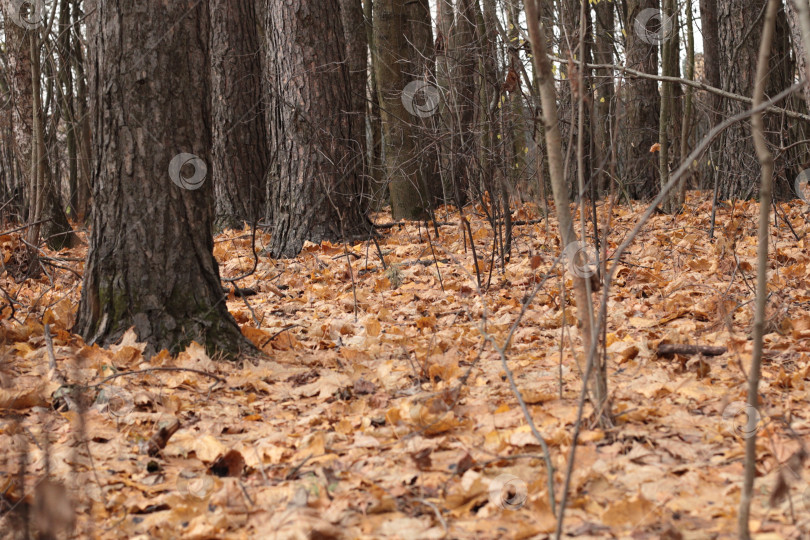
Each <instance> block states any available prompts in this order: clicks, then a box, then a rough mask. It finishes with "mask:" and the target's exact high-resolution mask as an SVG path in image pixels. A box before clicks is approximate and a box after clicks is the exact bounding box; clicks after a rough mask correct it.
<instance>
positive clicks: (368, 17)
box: [363, 0, 388, 210]
mask: <svg viewBox="0 0 810 540" xmlns="http://www.w3.org/2000/svg"><path fill="white" fill-rule="evenodd" d="M363 18H364V22H365V27H366V40H367V41H368V48H369V52H370V56H371V62H369V64H368V70H369V80H370V85H369V86H370V89H369V90H370V91H369V92H368V94H369V97H368V99H367V101H368V104H367V105H366V109H367V112H366V115H367V118H368V125H369V140H368V142H369V145H370V148H369V151H368V169H369V174H370V175H371V177H372V180H371V190H372V191H371V201H370V204H371V206H372V208H374V209H375V210H377V209H379V208H380V207H381V206H382V205H383V201H384V200H387V199H388V193H387V189H388V188H387V186H386V184H385V182H384V181H383V178H382V122H381V120H380V100H379V99H378V98H377V75H376V72H375V71H374V70H375V68H374V66H375V64H376V62H377V60H376V58H377V49H376V47H375V44H374V24H373V20H374V2H373V0H363Z"/></svg>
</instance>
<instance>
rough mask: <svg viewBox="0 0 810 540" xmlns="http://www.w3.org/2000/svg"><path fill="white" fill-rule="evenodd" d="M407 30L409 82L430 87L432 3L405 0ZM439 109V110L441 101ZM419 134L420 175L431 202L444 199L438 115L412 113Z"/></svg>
mask: <svg viewBox="0 0 810 540" xmlns="http://www.w3.org/2000/svg"><path fill="white" fill-rule="evenodd" d="M406 16H407V17H408V25H407V27H406V28H407V29H408V30H409V31H410V34H409V42H410V47H409V53H410V61H409V63H408V65H407V67H406V71H407V77H406V78H407V79H408V82H410V81H414V80H417V81H424V82H425V83H427V84H429V85H430V86H434V85H436V84H437V81H436V50H435V48H434V40H433V24H432V22H431V20H430V4H429V2H428V0H415V1H414V2H406ZM436 105H437V112H438V103H436ZM410 119H411V120H413V123H414V124H416V125H417V126H416V127H417V129H419V130H420V131H421V132H422V133H421V134H420V135H419V138H420V140H421V141H423V142H422V143H421V144H419V145H418V146H419V155H418V160H419V175H420V177H421V182H422V185H424V186H425V189H426V190H427V192H428V193H429V194H430V201H429V203H430V204H433V203H435V202H442V201H443V200H444V196H443V195H444V194H443V190H442V182H441V175H440V174H439V145H438V142H437V141H438V136H439V133H438V127H439V126H438V124H437V121H438V117H437V116H435V115H432V114H431V115H424V117H418V116H411V117H410Z"/></svg>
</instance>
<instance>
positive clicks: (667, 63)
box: [658, 0, 678, 213]
mask: <svg viewBox="0 0 810 540" xmlns="http://www.w3.org/2000/svg"><path fill="white" fill-rule="evenodd" d="M661 13H662V16H663V17H665V18H671V17H673V15H674V13H675V1H674V0H662V6H661ZM674 31H676V30H674ZM676 52H677V49H676V50H674V51H673V47H671V46H670V43H669V42H667V41H665V42H664V43H662V44H661V74H662V75H664V76H665V77H675V76H676V74H675V73H673V68H674V67H677V60H675V61H674V62H673V55H674V54H675V53H676ZM673 86H674V85H673V84H672V83H671V82H666V81H664V82H662V83H661V111H660V117H659V123H658V143H659V145H660V146H659V150H658V169H659V175H660V176H659V177H660V179H661V189H662V190H663V188H664V186H665V185H666V184H667V183H668V182H669V146H670V139H669V135H670V134H669V127H670V123H671V121H672V117H673V116H674V114H673V112H672V102H673V101H674V100H673V95H672V90H673V88H672V87H673ZM677 196H678V194H677V193H676V192H675V191H672V192H671V193H670V195H669V196H668V197H667V198H666V199H664V202H663V203H662V205H661V207H662V208H663V210H664V211H665V212H670V213H671V212H675V210H676V209H677Z"/></svg>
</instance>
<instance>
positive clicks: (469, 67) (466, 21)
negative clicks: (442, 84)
mask: <svg viewBox="0 0 810 540" xmlns="http://www.w3.org/2000/svg"><path fill="white" fill-rule="evenodd" d="M475 20H476V16H475V9H474V0H456V13H455V22H454V24H453V28H452V29H451V31H450V39H449V46H448V50H447V55H448V58H449V66H450V92H449V95H448V97H449V99H450V103H449V107H448V108H447V111H446V112H447V114H448V115H449V117H450V127H451V132H450V134H451V136H452V141H453V142H452V144H451V148H450V156H449V157H450V174H451V177H450V180H451V182H452V190H451V191H450V193H452V195H453V198H454V199H455V201H456V203H457V204H460V205H463V204H465V203H466V202H467V200H468V198H469V191H470V190H471V189H478V188H479V176H478V175H477V174H476V171H477V167H476V166H474V162H475V154H476V150H475V147H476V144H475V140H476V138H475V135H474V133H472V130H473V128H474V125H475V113H476V109H477V108H478V104H477V99H476V96H477V95H478V94H477V91H476V79H477V77H476V72H477V68H478V61H479V58H480V55H481V52H480V49H479V47H478V37H477V35H476V34H477V29H476V26H475Z"/></svg>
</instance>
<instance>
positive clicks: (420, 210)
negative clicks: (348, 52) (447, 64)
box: [374, 0, 435, 219]
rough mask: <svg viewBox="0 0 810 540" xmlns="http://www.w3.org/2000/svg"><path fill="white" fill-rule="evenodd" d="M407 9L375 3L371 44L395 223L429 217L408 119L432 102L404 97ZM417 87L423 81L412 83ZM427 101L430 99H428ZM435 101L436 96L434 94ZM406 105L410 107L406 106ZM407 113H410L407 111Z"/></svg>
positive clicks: (390, 0)
mask: <svg viewBox="0 0 810 540" xmlns="http://www.w3.org/2000/svg"><path fill="white" fill-rule="evenodd" d="M407 21H408V18H407V10H406V8H405V6H404V5H403V4H402V3H401V2H398V1H397V0H378V1H377V2H376V4H375V7H374V44H375V48H376V50H377V55H376V63H375V66H374V72H375V74H376V75H377V92H378V94H379V100H380V114H381V115H382V132H383V156H384V157H383V160H384V170H385V178H386V179H388V181H389V183H390V184H389V185H390V191H391V213H392V214H393V218H394V219H424V218H426V217H427V212H426V211H427V209H428V208H429V205H428V192H427V191H426V188H425V185H424V183H423V182H422V176H421V174H420V171H419V163H418V160H417V153H416V141H415V140H414V133H413V124H412V122H411V119H412V118H417V117H418V115H419V114H422V112H421V111H423V109H422V107H426V108H425V109H424V111H425V113H426V114H429V113H430V112H432V111H431V109H432V108H433V105H434V104H433V103H432V102H428V103H423V104H421V105H420V104H417V103H415V101H414V100H415V99H417V98H419V97H423V96H415V95H413V94H403V92H404V90H405V89H406V86H407V85H408V84H409V81H408V77H407V75H406V73H405V72H404V65H405V61H406V60H408V59H409V58H410V52H409V45H408V41H407V36H406V35H405V32H404V30H403V29H405V28H407V26H406V25H407ZM410 84H411V88H415V87H414V86H413V85H414V84H416V85H420V86H418V88H419V89H420V91H422V92H424V90H425V88H428V85H426V84H425V82H424V81H422V82H420V81H416V82H415V83H410ZM428 97H431V96H430V95H429V96H428ZM433 97H434V99H435V96H433ZM406 103H407V104H408V108H406ZM409 109H410V110H409Z"/></svg>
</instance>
